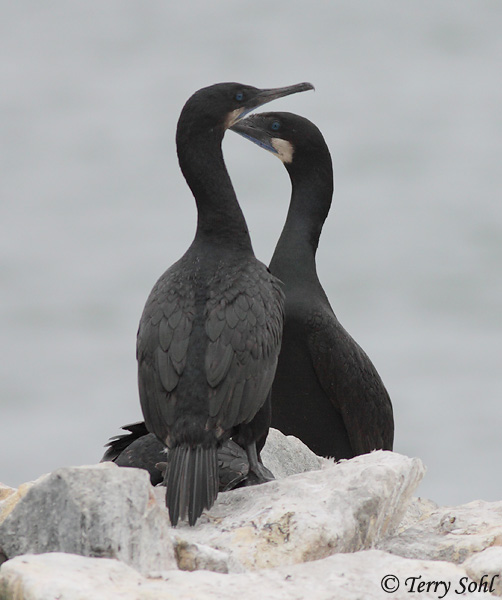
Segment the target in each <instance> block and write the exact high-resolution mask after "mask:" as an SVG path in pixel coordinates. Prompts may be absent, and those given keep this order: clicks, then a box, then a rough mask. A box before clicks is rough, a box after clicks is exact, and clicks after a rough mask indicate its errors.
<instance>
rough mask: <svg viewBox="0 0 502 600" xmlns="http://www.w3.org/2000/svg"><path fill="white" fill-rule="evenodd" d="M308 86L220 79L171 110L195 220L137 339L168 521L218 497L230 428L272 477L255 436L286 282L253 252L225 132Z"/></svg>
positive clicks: (256, 467) (252, 464) (260, 430)
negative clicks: (161, 454)
mask: <svg viewBox="0 0 502 600" xmlns="http://www.w3.org/2000/svg"><path fill="white" fill-rule="evenodd" d="M308 89H312V86H311V85H310V84H298V85H295V86H290V87H286V88H277V89H271V90H262V89H257V88H255V87H251V86H247V85H242V84H238V83H221V84H216V85H212V86H210V87H207V88H204V89H201V90H199V91H198V92H196V93H195V94H194V95H193V96H191V98H190V99H189V100H188V101H187V102H186V104H185V106H184V107H183V110H182V112H181V115H180V118H179V121H178V127H177V132H176V145H177V152H178V159H179V164H180V168H181V171H182V173H183V175H184V177H185V179H186V181H187V184H188V186H189V187H190V189H191V190H192V193H193V195H194V197H195V201H196V204H197V212H198V219H197V230H196V234H195V238H194V241H193V242H192V244H191V246H190V247H189V249H188V250H187V251H186V253H185V254H184V255H183V257H182V258H181V259H180V260H179V261H178V262H176V263H175V264H174V265H172V266H171V267H170V268H169V269H168V270H167V271H166V272H165V273H164V274H163V275H162V276H161V277H160V279H159V280H158V281H157V283H156V284H155V286H154V288H153V290H152V291H151V293H150V296H149V298H148V300H147V302H146V305H145V308H144V311H143V315H142V317H141V321H140V325H139V330H138V339H137V358H138V383H139V395H140V401H141V408H142V411H143V416H144V418H145V423H146V427H147V429H148V431H150V432H152V433H154V434H155V435H156V436H157V437H158V438H159V439H160V440H161V441H162V442H163V443H164V444H165V445H166V446H167V447H168V448H169V455H168V463H169V465H168V469H167V471H166V485H167V490H166V504H167V506H168V509H169V516H170V519H171V523H172V525H173V526H175V525H176V524H177V522H178V519H180V518H181V519H188V521H189V523H190V525H193V524H195V522H196V520H197V518H198V517H199V516H200V514H201V513H202V511H203V510H204V508H210V507H211V506H212V505H213V503H214V501H215V499H216V496H217V494H218V460H217V450H218V447H219V446H220V445H221V444H222V442H224V441H225V440H226V439H228V438H230V437H233V438H234V439H235V440H236V441H238V442H239V444H240V445H241V446H242V447H243V448H245V449H246V452H247V455H248V460H249V469H250V472H252V473H254V475H255V476H256V477H257V478H258V479H259V480H262V481H266V480H267V479H269V476H268V474H267V473H266V471H265V470H264V469H263V467H262V466H261V464H260V463H259V462H258V460H257V452H256V445H255V442H256V440H257V439H258V438H259V437H261V436H263V435H264V433H265V431H266V429H267V428H268V424H269V423H268V422H267V418H266V417H267V407H266V399H267V396H268V394H269V391H270V388H271V385H272V381H273V378H274V374H275V369H276V365H277V358H278V354H279V348H280V342H281V333H282V325H283V294H282V291H281V289H280V283H279V282H278V280H277V279H276V278H275V277H274V276H272V275H271V274H270V272H269V270H268V269H267V267H266V266H265V265H263V264H262V263H261V262H259V261H258V260H257V259H256V258H255V256H254V253H253V249H252V246H251V240H250V237H249V233H248V229H247V226H246V222H245V220H244V216H243V214H242V211H241V209H240V206H239V204H238V202H237V198H236V195H235V192H234V189H233V187H232V183H231V181H230V177H229V175H228V172H227V170H226V167H225V162H224V160H223V153H222V149H221V143H222V140H223V136H224V134H225V131H226V129H228V128H229V127H231V126H232V125H234V124H235V123H236V122H237V121H238V120H239V119H241V118H243V117H244V116H245V114H247V113H248V112H249V111H251V110H252V109H254V108H256V107H258V106H261V105H262V104H265V103H266V102H270V101H271V100H274V99H275V98H280V97H282V96H286V95H288V94H293V93H295V92H300V91H305V90H308ZM264 405H265V407H264ZM260 409H262V410H260Z"/></svg>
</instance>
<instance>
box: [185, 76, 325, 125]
mask: <svg viewBox="0 0 502 600" xmlns="http://www.w3.org/2000/svg"><path fill="white" fill-rule="evenodd" d="M313 89H314V87H313V86H312V85H311V84H310V83H299V84H296V85H291V86H287V87H282V88H272V89H259V88H255V87H253V86H250V85H244V84H241V83H217V84H215V85H211V86H209V87H206V88H202V89H201V90H199V91H198V92H195V94H193V96H191V97H190V98H189V99H188V101H187V102H186V104H185V106H184V107H183V110H182V111H181V115H180V119H179V121H178V132H177V135H178V136H179V135H180V134H181V133H183V135H184V136H191V135H194V134H197V133H205V132H210V131H218V132H219V133H220V134H221V136H223V134H224V133H225V130H226V129H228V128H229V127H232V126H233V125H235V124H236V123H237V122H238V121H239V120H240V119H242V118H244V117H245V116H246V115H247V114H248V113H249V112H250V111H252V110H253V109H255V108H258V107H259V106H261V105H262V104H266V103H267V102H271V101H272V100H275V99H277V98H282V97H283V96H289V95H290V94H295V93H297V92H304V91H306V90H313Z"/></svg>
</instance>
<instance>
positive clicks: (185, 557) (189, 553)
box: [174, 538, 231, 573]
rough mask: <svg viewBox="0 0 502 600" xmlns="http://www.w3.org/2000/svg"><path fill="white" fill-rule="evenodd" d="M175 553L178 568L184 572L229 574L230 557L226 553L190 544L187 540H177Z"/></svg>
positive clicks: (175, 541) (201, 545)
mask: <svg viewBox="0 0 502 600" xmlns="http://www.w3.org/2000/svg"><path fill="white" fill-rule="evenodd" d="M174 551H175V554H176V560H177V562H178V568H179V569H182V570H183V571H199V570H201V569H204V570H205V571H214V572H215V573H228V572H229V571H230V570H231V568H229V561H230V557H229V556H228V554H227V553H226V552H221V551H220V550H215V549H214V548H211V547H210V546H204V545H203V544H195V543H189V542H187V541H186V540H182V539H179V538H175V540H174Z"/></svg>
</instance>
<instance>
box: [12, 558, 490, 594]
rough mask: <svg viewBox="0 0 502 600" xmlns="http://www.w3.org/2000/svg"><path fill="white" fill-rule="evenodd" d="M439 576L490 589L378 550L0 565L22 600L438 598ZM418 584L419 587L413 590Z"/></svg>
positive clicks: (447, 569)
mask: <svg viewBox="0 0 502 600" xmlns="http://www.w3.org/2000/svg"><path fill="white" fill-rule="evenodd" d="M389 575H391V576H393V577H394V578H392V577H391V578H389V577H388V576H389ZM395 578H397V582H398V583H399V586H398V588H397V590H396V591H394V592H392V593H389V592H384V591H383V589H382V585H386V586H388V588H387V589H389V591H390V589H393V588H392V587H391V586H393V585H394V586H395V585H396V579H395ZM411 578H416V579H414V580H412V579H411ZM382 582H383V583H382ZM440 582H445V584H449V585H450V588H449V590H448V595H447V596H446V598H451V597H453V598H456V597H458V598H462V597H464V598H478V597H479V598H489V597H491V596H490V595H489V594H479V593H477V592H464V593H462V591H463V589H464V588H466V587H467V585H468V584H469V583H470V584H473V582H470V581H469V580H468V578H467V576H466V573H465V571H464V570H463V569H462V568H460V567H458V566H456V565H453V564H450V563H444V562H441V561H417V560H410V559H404V558H400V557H397V556H393V555H390V554H386V553H384V552H381V551H377V550H368V551H363V552H357V553H355V554H336V555H334V556H330V557H328V558H325V559H322V560H319V561H314V562H310V563H308V564H303V565H295V566H294V567H293V568H292V567H280V568H277V569H268V570H265V571H259V572H252V573H244V574H231V575H223V574H220V573H211V572H209V571H196V572H194V573H189V572H186V571H165V572H164V573H163V574H162V576H161V577H159V578H157V579H147V578H144V577H141V576H140V575H139V574H138V573H137V572H136V571H134V570H133V569H131V568H129V567H127V566H126V565H124V564H121V563H119V562H117V561H114V560H110V559H96V558H85V557H81V556H74V555H68V554H57V553H53V554H42V555H38V556H19V557H17V558H15V559H13V560H10V561H8V562H7V563H4V564H3V565H2V567H1V568H0V597H1V598H23V600H48V599H49V598H61V600H90V599H92V600H174V599H176V600H188V599H190V600H194V599H196V600H235V598H238V599H239V600H256V599H257V598H264V599H266V600H300V599H305V600H361V599H364V600H382V599H386V600H389V599H392V600H410V598H413V597H417V598H420V600H429V599H431V600H432V599H433V600H438V598H439V599H441V598H444V597H445V595H444V591H445V589H446V588H445V587H444V586H443V585H441V583H440ZM435 583H437V584H438V585H437V586H435ZM419 585H422V586H424V587H423V588H422V589H420V590H419V588H418V586H419ZM427 585H429V591H427ZM473 585H475V584H473ZM412 586H413V587H412ZM415 594H416V595H415Z"/></svg>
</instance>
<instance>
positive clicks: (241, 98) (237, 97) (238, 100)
mask: <svg viewBox="0 0 502 600" xmlns="http://www.w3.org/2000/svg"><path fill="white" fill-rule="evenodd" d="M235 99H236V100H237V102H241V101H242V100H243V99H244V94H243V93H242V92H237V94H235Z"/></svg>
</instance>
